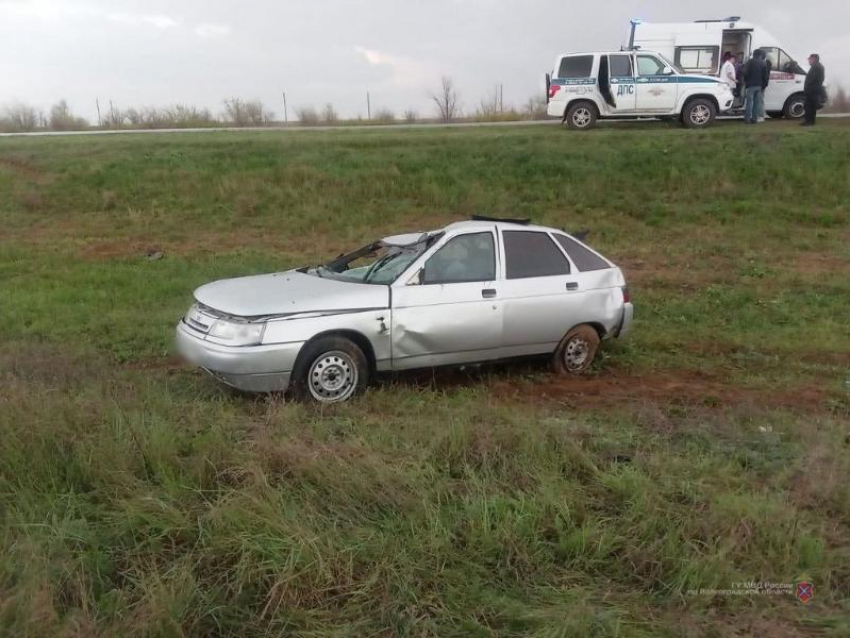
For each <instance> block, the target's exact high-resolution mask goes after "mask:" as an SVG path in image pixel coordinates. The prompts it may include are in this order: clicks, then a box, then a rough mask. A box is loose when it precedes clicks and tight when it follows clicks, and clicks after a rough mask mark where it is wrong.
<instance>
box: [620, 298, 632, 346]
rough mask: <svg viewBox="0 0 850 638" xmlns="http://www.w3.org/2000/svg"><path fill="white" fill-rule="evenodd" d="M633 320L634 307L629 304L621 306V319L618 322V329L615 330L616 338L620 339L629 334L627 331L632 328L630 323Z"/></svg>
mask: <svg viewBox="0 0 850 638" xmlns="http://www.w3.org/2000/svg"><path fill="white" fill-rule="evenodd" d="M634 319H635V307H634V305H633V304H632V303H631V302H629V303H626V304H623V319H622V321H620V327H619V329H618V330H617V337H618V338H620V339H622V338H623V337H625V336H626V335H628V334H629V329H630V328H631V327H632V322H633V321H634Z"/></svg>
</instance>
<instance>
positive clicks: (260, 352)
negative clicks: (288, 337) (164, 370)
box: [175, 321, 304, 392]
mask: <svg viewBox="0 0 850 638" xmlns="http://www.w3.org/2000/svg"><path fill="white" fill-rule="evenodd" d="M175 343H176V345H177V351H178V352H179V353H180V354H181V355H182V356H183V358H185V359H186V360H187V361H189V362H190V363H193V364H195V365H196V366H198V367H200V368H203V369H204V370H206V371H207V372H209V373H210V374H211V375H212V376H213V377H215V378H216V379H218V380H219V381H221V382H223V383H226V384H227V385H229V386H232V387H234V388H237V389H239V390H244V391H246V392H283V391H284V390H286V389H287V388H288V387H289V381H290V377H291V375H292V369H293V368H294V367H295V359H296V357H297V356H298V352H299V351H300V350H301V347H302V346H303V345H304V344H303V343H302V342H297V343H280V344H273V345H261V346H248V347H233V346H224V345H220V344H216V343H212V342H210V341H205V340H204V339H202V338H200V337H199V336H196V335H195V334H194V333H193V331H192V329H191V328H188V327H186V325H185V324H184V323H183V322H182V321H181V322H180V323H179V324H177V330H176V333H175Z"/></svg>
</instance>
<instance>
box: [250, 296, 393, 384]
mask: <svg viewBox="0 0 850 638" xmlns="http://www.w3.org/2000/svg"><path fill="white" fill-rule="evenodd" d="M390 312H391V311H390V309H389V308H373V309H369V310H361V311H355V312H342V313H334V314H321V315H316V314H309V315H304V316H296V317H288V318H284V319H278V320H272V321H269V322H268V324H267V326H266V331H265V334H264V336H263V344H273V343H289V342H299V343H307V342H308V341H310V340H311V339H314V338H315V337H318V336H322V335H328V334H334V333H341V334H343V335H344V333H347V332H348V333H356V334H359V335H362V337H363V338H365V339H366V340H368V342H369V344H370V345H371V347H372V352H373V353H374V356H375V365H376V366H377V368H378V369H381V368H382V367H384V366H385V365H386V364H387V362H389V360H390V356H391V343H390V326H391V325H392V321H391V316H390Z"/></svg>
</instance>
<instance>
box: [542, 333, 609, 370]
mask: <svg viewBox="0 0 850 638" xmlns="http://www.w3.org/2000/svg"><path fill="white" fill-rule="evenodd" d="M598 347H599V334H598V333H597V332H596V330H595V329H594V328H593V326H588V325H586V324H585V325H582V326H576V327H575V328H573V329H572V330H570V331H569V332H568V333H567V336H565V337H564V338H563V339H562V340H561V343H559V344H558V347H557V348H556V349H555V353H554V354H553V355H552V368H553V369H554V370H555V372H557V373H558V374H581V373H582V372H585V371H586V370H587V369H588V368H590V366H591V364H592V363H593V359H594V358H595V357H596V350H597V348H598Z"/></svg>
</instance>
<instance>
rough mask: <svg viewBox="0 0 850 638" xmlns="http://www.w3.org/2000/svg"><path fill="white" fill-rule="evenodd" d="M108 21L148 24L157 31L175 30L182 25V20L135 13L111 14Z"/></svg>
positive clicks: (107, 17) (108, 15)
mask: <svg viewBox="0 0 850 638" xmlns="http://www.w3.org/2000/svg"><path fill="white" fill-rule="evenodd" d="M106 19H107V20H109V21H111V22H117V23H119V24H131V25H138V24H146V25H150V26H152V27H155V28H157V29H162V30H165V29H173V28H174V27H177V26H179V25H180V20H178V19H176V18H172V17H171V16H167V15H136V14H134V13H110V14H107V16H106Z"/></svg>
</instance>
